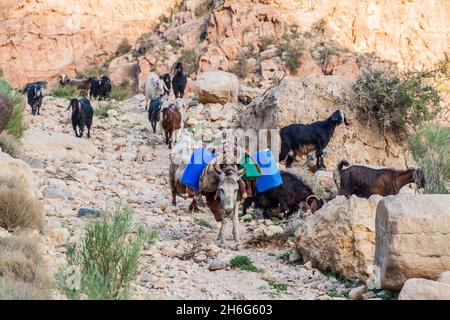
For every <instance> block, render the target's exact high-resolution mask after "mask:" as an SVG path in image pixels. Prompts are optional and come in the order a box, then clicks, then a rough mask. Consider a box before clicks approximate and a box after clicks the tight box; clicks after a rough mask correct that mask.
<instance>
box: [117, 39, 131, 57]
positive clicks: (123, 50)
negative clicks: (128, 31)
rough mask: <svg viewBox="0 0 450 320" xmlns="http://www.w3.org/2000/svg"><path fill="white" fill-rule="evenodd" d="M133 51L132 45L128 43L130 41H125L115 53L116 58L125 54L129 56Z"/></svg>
mask: <svg viewBox="0 0 450 320" xmlns="http://www.w3.org/2000/svg"><path fill="white" fill-rule="evenodd" d="M131 49H132V46H131V44H130V43H129V42H128V39H126V38H125V39H123V40H122V42H120V43H119V45H118V46H117V49H116V52H115V53H114V56H115V57H120V56H122V55H124V54H127V53H128V52H130V51H131Z"/></svg>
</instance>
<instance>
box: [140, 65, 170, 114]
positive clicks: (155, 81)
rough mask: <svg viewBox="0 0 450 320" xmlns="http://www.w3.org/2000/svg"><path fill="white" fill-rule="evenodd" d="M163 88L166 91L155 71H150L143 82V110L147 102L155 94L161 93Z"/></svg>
mask: <svg viewBox="0 0 450 320" xmlns="http://www.w3.org/2000/svg"><path fill="white" fill-rule="evenodd" d="M165 90H166V91H168V89H167V86H166V84H165V83H164V81H163V80H162V79H160V77H159V76H158V75H157V74H156V73H154V72H151V73H150V74H149V75H148V77H147V81H146V82H145V91H144V94H145V110H147V107H148V102H149V101H150V100H151V99H152V98H153V97H155V96H159V95H163V94H164V91H165Z"/></svg>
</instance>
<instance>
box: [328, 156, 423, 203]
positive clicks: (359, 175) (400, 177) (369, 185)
mask: <svg viewBox="0 0 450 320" xmlns="http://www.w3.org/2000/svg"><path fill="white" fill-rule="evenodd" d="M344 167H348V168H345V169H344ZM337 171H338V172H339V179H338V178H337V177H336V176H334V180H335V183H336V186H337V187H338V189H339V195H344V196H347V197H349V196H351V195H352V194H355V195H357V196H358V197H362V198H369V197H370V196H371V195H373V194H379V195H380V196H383V197H385V196H389V195H395V194H398V192H399V191H400V189H401V188H402V187H403V186H405V185H407V184H408V183H412V182H414V183H416V184H417V186H418V187H419V188H423V187H425V178H424V176H423V172H422V170H421V169H414V168H411V169H407V170H394V169H390V168H383V169H373V168H369V167H366V166H349V163H348V162H347V161H345V160H343V161H341V162H340V163H339V164H338V167H337Z"/></svg>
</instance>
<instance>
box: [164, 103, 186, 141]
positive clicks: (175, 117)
mask: <svg viewBox="0 0 450 320" xmlns="http://www.w3.org/2000/svg"><path fill="white" fill-rule="evenodd" d="M161 112H162V115H163V116H162V121H161V126H162V128H163V130H164V135H165V138H166V144H167V145H168V146H169V149H172V136H175V139H174V140H175V141H174V142H176V141H177V138H178V134H179V132H180V129H182V124H183V122H182V115H181V112H180V111H178V110H176V109H174V108H172V106H170V107H167V108H164V109H163V110H162V111H161Z"/></svg>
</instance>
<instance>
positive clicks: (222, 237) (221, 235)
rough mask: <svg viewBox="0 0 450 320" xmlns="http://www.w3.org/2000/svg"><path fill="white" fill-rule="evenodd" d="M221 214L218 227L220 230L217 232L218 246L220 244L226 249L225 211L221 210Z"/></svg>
mask: <svg viewBox="0 0 450 320" xmlns="http://www.w3.org/2000/svg"><path fill="white" fill-rule="evenodd" d="M221 211H222V213H221V215H222V224H221V225H220V230H219V237H218V240H219V244H221V245H222V246H223V247H225V248H226V242H225V230H226V229H227V220H228V217H227V214H226V213H225V211H223V210H221Z"/></svg>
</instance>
